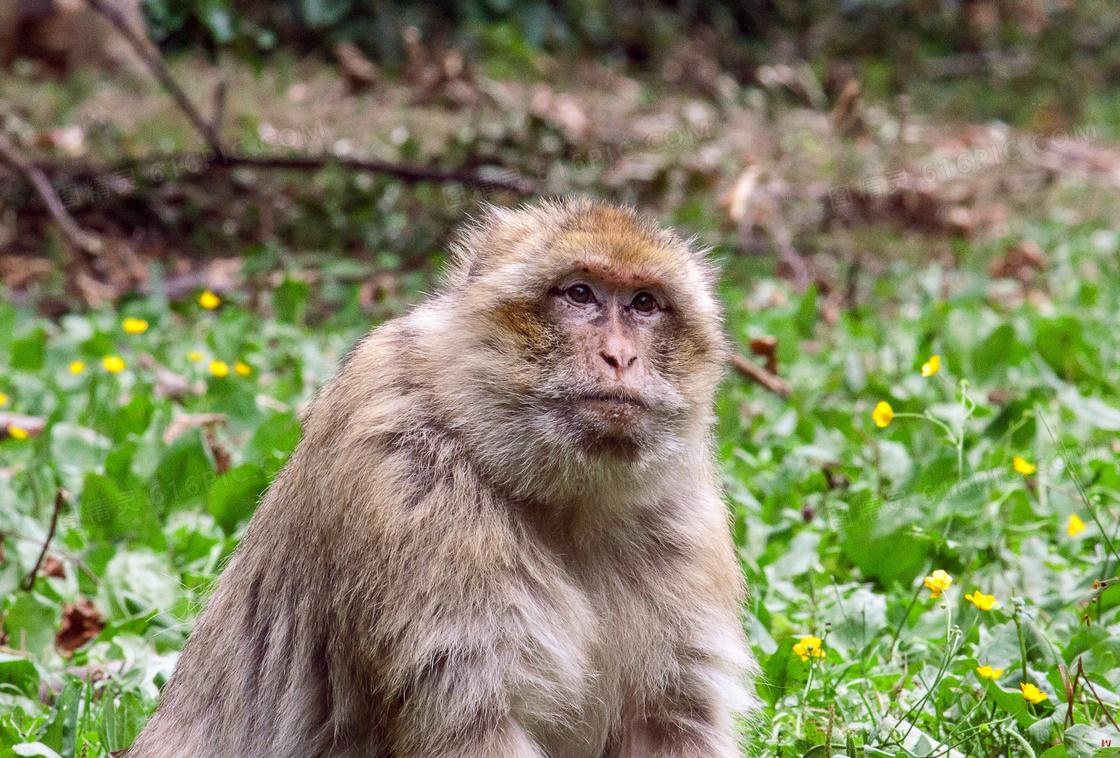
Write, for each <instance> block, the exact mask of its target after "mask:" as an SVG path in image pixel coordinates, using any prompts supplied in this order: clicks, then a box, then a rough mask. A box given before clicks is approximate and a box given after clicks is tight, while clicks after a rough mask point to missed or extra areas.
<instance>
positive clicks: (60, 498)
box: [20, 487, 70, 592]
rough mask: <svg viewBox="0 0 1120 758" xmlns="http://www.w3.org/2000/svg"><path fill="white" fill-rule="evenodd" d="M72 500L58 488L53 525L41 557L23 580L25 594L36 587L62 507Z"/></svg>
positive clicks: (48, 532)
mask: <svg viewBox="0 0 1120 758" xmlns="http://www.w3.org/2000/svg"><path fill="white" fill-rule="evenodd" d="M69 499H70V494H69V493H68V492H67V491H66V490H64V489H62V488H61V487H59V488H58V492H57V493H56V494H55V496H54V511H52V512H51V525H50V528H48V529H47V539H46V540H44V541H43V549H42V550H40V551H39V557H38V558H37V559H36V560H35V565H34V566H32V567H31V571H29V572H28V573H27V576H25V577H24V578H23V583H22V584H21V585H20V586H21V587H22V588H23V590H24V592H29V591H30V590H31V588H32V587H34V586H35V576H36V575H37V574H38V573H39V567H40V566H42V565H43V559H44V558H46V557H47V549H48V548H49V547H50V546H51V540H53V539H54V533H55V530H56V529H58V514H59V513H61V512H62V506H64V505H66V502H67V501H68V500H69Z"/></svg>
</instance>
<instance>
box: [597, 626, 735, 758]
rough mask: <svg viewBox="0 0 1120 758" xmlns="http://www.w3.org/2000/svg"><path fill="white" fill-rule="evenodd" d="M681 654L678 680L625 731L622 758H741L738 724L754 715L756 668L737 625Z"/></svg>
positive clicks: (654, 696) (656, 694) (715, 631)
mask: <svg viewBox="0 0 1120 758" xmlns="http://www.w3.org/2000/svg"><path fill="white" fill-rule="evenodd" d="M724 621H725V622H726V621H731V623H730V624H727V623H721V624H719V626H720V627H722V629H719V628H716V627H713V628H712V630H711V631H712V635H711V636H710V637H709V639H707V640H699V641H698V642H699V644H697V645H695V646H688V648H686V649H684V650H682V651H681V655H680V660H679V664H680V668H679V669H678V672H679V673H678V674H677V675H676V676H674V677H672V678H670V679H669V680H668V681H667V682H666V684H665V686H664V687H663V688H662V689H660V690H659V691H657V692H654V693H651V695H650V696H649V697H648V698H647V699H646V701H645V703H644V705H643V707H642V713H640V714H636V715H634V716H632V718H630V719H628V720H627V723H626V724H625V726H624V732H623V739H622V749H621V751H620V752H619V758H740V756H742V755H743V753H742V749H741V746H740V743H739V727H738V725H737V724H736V719H737V718H738V717H739V716H740V715H742V714H747V713H750V712H751V711H753V710H754V708H755V705H754V698H753V696H752V695H751V694H749V692H748V691H747V690H746V689H745V687H744V683H745V681H746V677H747V671H748V670H750V668H751V667H752V666H753V664H752V663H751V662H750V658H749V656H748V655H747V653H746V651H745V649H744V648H743V647H742V641H741V633H740V632H739V630H738V623H737V621H736V620H734V619H725V620H724Z"/></svg>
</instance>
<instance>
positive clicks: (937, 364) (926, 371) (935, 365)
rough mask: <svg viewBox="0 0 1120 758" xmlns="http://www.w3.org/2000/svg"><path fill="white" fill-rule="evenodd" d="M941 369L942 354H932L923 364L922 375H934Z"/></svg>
mask: <svg viewBox="0 0 1120 758" xmlns="http://www.w3.org/2000/svg"><path fill="white" fill-rule="evenodd" d="M940 370H941V356H940V355H931V356H930V357H929V360H928V361H926V362H925V363H923V364H922V376H933V375H934V374H936V373H937V372H938V371H940Z"/></svg>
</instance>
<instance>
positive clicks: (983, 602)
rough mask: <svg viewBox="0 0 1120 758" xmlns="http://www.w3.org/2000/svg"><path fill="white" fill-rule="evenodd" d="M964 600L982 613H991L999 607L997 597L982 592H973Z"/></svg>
mask: <svg viewBox="0 0 1120 758" xmlns="http://www.w3.org/2000/svg"><path fill="white" fill-rule="evenodd" d="M964 599H965V600H967V601H968V602H970V603H972V604H973V605H975V606H976V607H977V608H979V609H980V610H982V611H990V610H992V609H993V608H995V607H996V606H997V605H999V602H998V601H997V600H996V596H995V595H985V594H984V593H983V592H981V591H980V590H973V591H972V592H971V593H970V594H968V595H965V596H964Z"/></svg>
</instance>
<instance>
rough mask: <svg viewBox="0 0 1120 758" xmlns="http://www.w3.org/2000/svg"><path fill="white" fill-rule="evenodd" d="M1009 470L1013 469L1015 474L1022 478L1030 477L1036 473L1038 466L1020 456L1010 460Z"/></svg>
mask: <svg viewBox="0 0 1120 758" xmlns="http://www.w3.org/2000/svg"><path fill="white" fill-rule="evenodd" d="M1011 468H1013V469H1015V473H1017V474H1022V475H1023V476H1030V475H1031V474H1033V473H1034V472H1035V471H1038V466H1036V465H1034V464H1033V463H1031V462H1030V461H1028V460H1027V459H1026V458H1024V457H1023V456H1021V455H1016V456H1015V457H1014V458H1012V459H1011Z"/></svg>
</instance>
